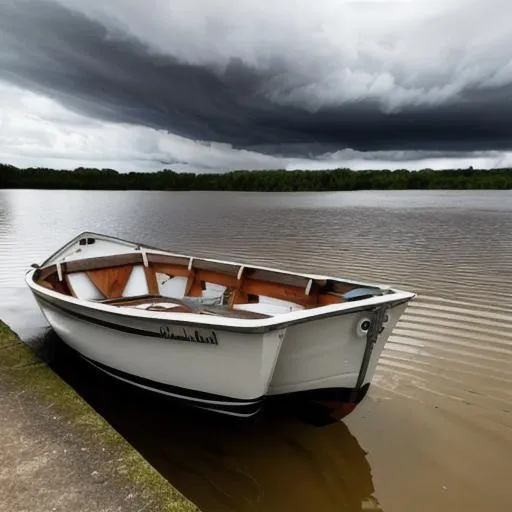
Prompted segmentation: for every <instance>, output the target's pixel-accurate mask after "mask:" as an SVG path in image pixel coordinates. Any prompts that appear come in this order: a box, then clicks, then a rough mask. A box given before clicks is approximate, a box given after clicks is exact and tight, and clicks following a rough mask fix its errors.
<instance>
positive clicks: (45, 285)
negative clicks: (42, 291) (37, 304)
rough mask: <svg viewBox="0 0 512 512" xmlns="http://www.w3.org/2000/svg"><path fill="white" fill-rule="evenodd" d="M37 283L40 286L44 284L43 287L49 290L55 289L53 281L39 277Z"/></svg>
mask: <svg viewBox="0 0 512 512" xmlns="http://www.w3.org/2000/svg"><path fill="white" fill-rule="evenodd" d="M36 283H37V284H38V285H39V286H42V287H43V288H47V289H48V290H54V289H55V288H54V287H53V285H52V284H51V283H49V282H48V281H43V280H42V279H39V280H38V281H36Z"/></svg>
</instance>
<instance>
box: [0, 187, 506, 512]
mask: <svg viewBox="0 0 512 512" xmlns="http://www.w3.org/2000/svg"><path fill="white" fill-rule="evenodd" d="M511 226H512V195H511V193H510V192H507V191H456V192H455V191H453V192H452V191H429V192H425V191H401V192H389V191H386V192H340V193H337V192H336V193H334V192H333V193H293V194H286V193H272V194H262V193H223V192H179V193H174V192H110V191H109V192H81V191H30V190H20V191H14V190H13V191H6V190H3V191H2V190H0V261H1V262H2V265H1V267H0V285H1V286H0V289H1V292H0V317H1V318H2V319H4V320H6V321H7V322H8V323H10V324H11V325H12V326H13V327H14V328H15V330H17V331H18V332H19V333H20V334H21V335H22V336H23V338H24V339H25V340H26V341H27V342H29V343H32V344H34V345H36V344H38V345H39V346H42V347H43V349H44V350H45V351H46V353H47V354H48V353H51V354H52V356H53V361H54V362H53V365H54V367H55V369H56V371H58V372H59V373H60V374H61V375H62V376H63V377H64V378H65V379H66V380H68V382H70V383H71V384H72V385H73V386H74V387H75V388H76V389H77V390H78V391H79V392H80V393H81V394H82V395H83V396H84V397H85V398H86V399H87V400H88V401H89V403H91V404H92V405H93V406H94V407H95V408H96V409H97V410H98V411H99V412H100V413H101V414H103V415H104V417H105V418H106V419H107V420H108V421H109V422H111V423H112V424H113V425H114V426H115V428H117V429H118V430H119V431H120V432H121V433H122V434H123V435H124V436H126V437H127V438H128V439H129V440H130V442H132V443H133V444H134V445H135V447H136V448H137V449H139V450H140V451H141V452H142V453H143V454H144V455H145V456H146V457H147V458H148V460H150V462H151V463H152V464H154V465H155V466H156V467H157V468H158V469H159V470H160V471H161V472H162V473H163V474H164V475H165V476H167V477H168V478H169V479H170V480H171V482H172V483H173V484H174V485H175V486H177V487H178V488H179V489H180V490H181V491H182V492H184V493H185V494H186V495H187V496H188V497H190V498H191V499H192V500H193V501H195V502H196V503H197V504H198V505H199V506H200V507H201V508H202V509H203V510H205V511H269V512H272V511H280V512H281V511H282V510H296V511H302V510H304V511H306V510H307V511H309V510H319V511H326V512H328V511H335V510H336V511H345V510H346V511H360V510H384V511H388V512H396V511H404V512H405V511H411V510H414V511H419V512H421V511H425V512H426V511H432V510H436V511H438V512H445V511H446V512H448V511H450V512H454V511H462V510H463V511H465V512H472V511H475V512H476V511H482V510H488V509H489V510H496V511H504V512H505V511H508V510H512V491H511V490H510V485H509V477H510V474H512V457H511V456H510V454H511V453H512V329H511V327H512V266H511V264H510V262H511V261H512V228H511ZM84 230H91V231H98V232H104V233H107V234H111V235H115V236H120V237H123V238H128V239H132V240H137V241H141V242H145V243H148V244H150V245H155V246H159V247H162V248H165V249H170V250H175V251H179V252H186V253H191V254H195V255H198V256H213V257H216V258H225V259H234V260H238V261H242V262H243V261H247V262H256V263H260V264H268V265H272V266H279V267H282V268H286V269H292V270H302V271H311V272H320V273H329V274H335V275H344V276H346V277H349V278H354V279H359V280H372V281H378V282H383V283H388V284H393V285H396V286H399V287H403V288H406V289H409V290H412V291H415V292H416V293H418V294H419V295H418V298H417V299H416V301H414V302H413V303H411V305H410V307H409V308H408V309H407V311H406V314H405V315H404V316H403V317H402V320H401V321H400V322H399V324H398V325H397V327H396V328H395V330H394V332H393V334H392V336H391V338H390V340H389V342H388V344H387V346H386V348H385V350H384V352H383V355H382V357H381V360H380V363H379V366H378V368H377V373H376V376H375V380H374V385H373V387H372V388H371V391H370V393H369V395H368V397H367V398H366V400H365V401H364V402H363V403H362V404H361V406H360V407H359V408H358V409H357V410H356V411H355V412H354V413H352V414H351V415H350V416H349V417H348V418H347V419H346V420H345V421H344V422H339V423H336V424H332V425H329V426H324V427H315V426H313V425H310V424H307V423H306V422H304V421H301V420H300V419H298V418H296V417H294V416H293V415H290V414H288V413H287V412H286V411H274V410H269V411H267V412H266V413H265V414H264V415H263V416H262V417H261V418H258V419H257V420H255V421H253V422H248V423H240V422H238V421H232V420H229V419H226V418H221V417H216V416H215V417H212V415H205V414H203V413H199V412H197V411H192V410H190V409H187V408H181V407H176V406H174V405H172V406H171V405H169V404H168V402H166V401H165V400H162V399H161V398H160V397H148V395H147V394H145V393H143V392H141V391H139V390H136V389H134V388H132V387H130V386H126V385H123V384H121V383H114V382H112V380H111V379H109V378H107V377H105V376H103V375H99V374H98V373H97V372H96V371H95V370H94V369H91V368H90V367H88V366H87V365H85V364H84V363H83V362H82V361H81V360H80V359H79V358H78V357H76V356H75V355H74V354H73V353H71V352H70V351H69V350H67V349H66V348H65V347H62V346H61V344H59V343H58V341H56V340H55V338H54V337H53V336H52V334H51V332H48V329H47V328H46V327H45V322H44V319H43V318H42V316H41V315H40V313H39V312H38V310H37V308H36V307H35V305H34V302H33V300H32V298H31V296H30V294H29V293H28V291H27V290H26V289H25V287H24V284H23V274H24V272H25V271H26V270H27V268H28V266H29V265H30V264H31V263H32V262H40V261H41V260H42V259H44V258H45V257H46V256H47V255H48V254H49V253H50V252H53V251H54V250H55V249H57V248H58V247H59V246H60V245H62V244H63V243H65V242H66V241H68V240H69V239H70V238H71V237H73V236H75V235H76V234H78V233H79V232H81V231H84Z"/></svg>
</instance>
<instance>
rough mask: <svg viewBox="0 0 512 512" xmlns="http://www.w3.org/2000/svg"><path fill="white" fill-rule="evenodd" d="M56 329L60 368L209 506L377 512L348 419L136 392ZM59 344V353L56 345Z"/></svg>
mask: <svg viewBox="0 0 512 512" xmlns="http://www.w3.org/2000/svg"><path fill="white" fill-rule="evenodd" d="M56 341H58V340H56V339H55V335H54V333H53V332H52V331H49V332H48V334H47V336H46V338H45V339H44V340H43V341H42V342H41V341H40V342H39V345H40V346H43V345H45V344H46V350H47V353H48V354H50V353H53V357H52V359H53V361H52V363H51V365H52V368H53V369H54V370H55V371H56V372H57V373H58V374H59V375H61V377H63V378H64V380H66V381H67V382H69V383H70V384H71V385H72V386H73V387H74V388H75V389H76V390H77V391H78V393H80V394H81V395H82V396H83V397H84V398H85V399H86V400H87V402H88V403H89V404H90V405H91V406H92V407H93V408H94V409H95V410H97V411H98V412H99V413H100V414H101V415H102V416H103V417H104V418H105V419H106V420H107V421H108V422H109V423H110V424H112V425H113V427H114V428H115V429H116V430H117V431H118V432H119V433H120V434H121V435H122V436H123V437H125V438H126V439H127V440H128V441H129V442H130V443H131V444H132V445H133V446H134V447H135V449H136V450H138V451H139V452H140V453H141V454H142V455H143V456H144V457H145V458H146V459H147V460H148V462H149V463H150V464H151V465H153V466H154V467H155V468H156V469H157V470H158V471H159V472H160V473H162V474H163V475H164V476H165V477H166V478H167V479H168V480H169V481H170V482H171V483H172V484H173V486H175V487H176V488H177V489H178V490H179V491H180V492H182V493H183V494H185V495H186V496H187V497H188V498H189V499H190V500H191V501H193V502H194V503H195V504H196V505H197V506H198V507H199V509H200V510H204V511H216V512H217V511H218V512H232V511H237V512H254V511H264V512H282V511H285V510H286V511H288V510H293V511H295V512H306V511H307V512H310V511H321V512H334V511H336V512H340V511H343V512H361V511H366V512H378V511H381V508H380V506H379V504H378V502H377V500H376V498H375V496H374V486H373V482H372V475H371V468H370V466H369V463H368V461H367V459H366V454H365V452H364V451H363V449H362V448H361V446H360V445H359V443H358V441H357V439H356V438H355V437H354V436H353V435H352V434H351V433H350V431H349V429H348V427H347V426H346V424H345V423H344V422H337V423H333V424H331V425H329V426H326V427H321V428H317V427H314V426H311V425H307V424H304V423H303V422H301V421H297V420H296V419H294V418H293V417H292V416H290V415H289V414H288V413H287V412H283V410H282V408H281V407H274V406H272V405H270V406H269V407H267V408H265V411H263V413H262V414H261V415H258V416H256V417H254V418H253V419H252V420H251V421H233V420H232V419H228V418H225V417H223V416H218V415H208V414H206V413H204V412H201V411H195V410H193V409H190V408H188V409H185V408H183V407H179V406H176V407H169V406H168V405H167V401H166V399H165V398H164V397H161V396H158V395H155V394H151V393H148V392H146V391H144V390H138V389H134V388H132V387H131V386H129V385H128V384H125V383H122V382H114V383H113V384H111V383H110V379H109V378H108V376H106V375H104V374H103V373H102V372H99V371H96V370H95V369H94V368H92V367H90V366H89V365H87V364H84V363H83V362H82V359H81V358H79V357H78V356H77V354H76V353H75V352H74V351H71V350H70V349H69V348H68V347H67V346H66V345H64V344H62V343H58V342H57V343H56ZM52 344H53V349H52V348H51V345H52Z"/></svg>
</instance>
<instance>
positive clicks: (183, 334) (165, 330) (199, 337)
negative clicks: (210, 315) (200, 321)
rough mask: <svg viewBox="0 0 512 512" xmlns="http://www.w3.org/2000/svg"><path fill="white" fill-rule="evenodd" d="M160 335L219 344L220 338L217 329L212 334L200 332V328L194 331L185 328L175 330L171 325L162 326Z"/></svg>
mask: <svg viewBox="0 0 512 512" xmlns="http://www.w3.org/2000/svg"><path fill="white" fill-rule="evenodd" d="M160 335H161V336H162V338H164V339H166V340H177V341H187V342H189V343H203V344H205V345H218V344H219V340H218V338H217V334H216V333H215V331H211V334H210V335H203V334H200V333H199V331H198V330H194V331H193V332H192V333H191V332H189V331H187V329H185V328H183V329H181V330H180V331H173V330H171V328H170V327H160Z"/></svg>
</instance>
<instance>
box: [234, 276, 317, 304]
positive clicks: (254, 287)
mask: <svg viewBox="0 0 512 512" xmlns="http://www.w3.org/2000/svg"><path fill="white" fill-rule="evenodd" d="M241 293H243V294H245V295H247V294H251V295H265V296H267V297H273V298H275V299H280V300H287V301H290V302H294V303H296V304H300V305H301V306H305V307H311V306H315V305H316V303H317V297H316V296H315V295H306V294H305V293H304V288H302V287H301V288H298V287H296V286H283V285H281V284H277V283H269V282H266V281H258V280H255V279H246V280H245V281H244V283H243V284H242V286H241Z"/></svg>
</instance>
